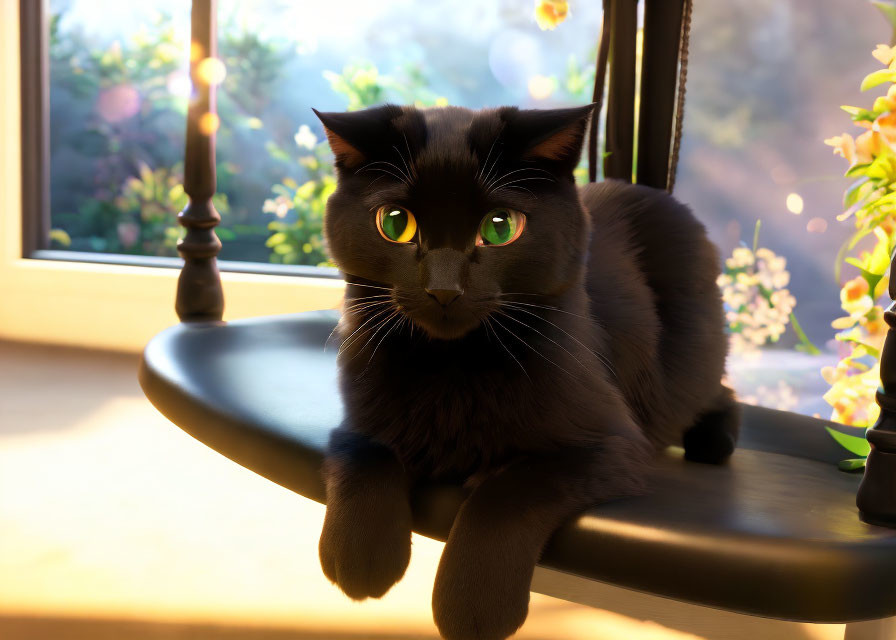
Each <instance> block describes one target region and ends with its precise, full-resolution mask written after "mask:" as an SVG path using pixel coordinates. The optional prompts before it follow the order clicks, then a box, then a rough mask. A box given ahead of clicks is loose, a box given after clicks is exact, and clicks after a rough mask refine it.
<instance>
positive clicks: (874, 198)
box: [822, 44, 896, 468]
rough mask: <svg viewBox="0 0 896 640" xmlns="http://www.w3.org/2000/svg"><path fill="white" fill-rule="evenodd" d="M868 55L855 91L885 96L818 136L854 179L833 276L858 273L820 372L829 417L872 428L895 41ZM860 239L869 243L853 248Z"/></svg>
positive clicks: (895, 175) (855, 442)
mask: <svg viewBox="0 0 896 640" xmlns="http://www.w3.org/2000/svg"><path fill="white" fill-rule="evenodd" d="M872 55H873V56H874V57H875V58H876V59H877V60H878V61H879V62H880V63H881V64H883V65H884V66H885V68H884V69H879V70H877V71H874V72H872V73H870V74H868V75H867V76H866V77H865V79H864V80H862V85H861V89H862V91H868V90H870V89H874V88H877V87H881V86H884V85H888V87H887V91H886V94H885V95H881V96H878V97H877V98H876V99H875V101H874V103H873V105H872V107H871V109H863V108H861V107H852V106H844V107H842V109H843V110H844V111H845V112H846V113H848V114H849V115H850V117H851V118H852V121H853V122H854V123H855V125H856V126H858V127H859V128H861V129H863V130H864V131H863V132H862V133H861V134H859V135H858V136H856V137H855V138H854V137H853V136H852V135H850V134H849V133H844V134H843V135H840V136H835V137H832V138H828V139H827V140H825V144H828V145H830V146H832V147H833V148H834V153H835V154H836V155H840V156H842V157H843V158H844V159H845V160H846V161H847V162H849V168H848V169H847V171H846V176H847V177H850V178H856V180H855V181H854V182H853V183H852V184H851V185H850V186H849V188H847V190H846V192H845V194H844V197H843V207H844V212H843V213H842V214H840V215H839V216H837V219H838V220H841V221H843V220H849V219H852V220H853V223H854V225H855V231H854V232H853V234H852V236H851V237H850V238H849V239H847V241H846V242H845V243H844V244H843V246H842V247H841V249H840V253H839V255H838V258H837V269H836V275H837V279H838V281H840V280H841V278H840V269H841V266H842V264H844V263H845V264H848V265H851V266H853V267H855V268H856V269H858V271H859V275H858V276H856V277H854V278H852V279H850V280H848V281H846V282H845V283H844V284H843V285H842V288H841V290H840V305H841V307H842V309H843V311H844V312H845V313H846V315H845V316H843V317H840V318H837V319H836V320H834V322H833V323H832V326H833V327H834V328H835V329H837V330H838V333H837V336H836V338H837V340H838V341H839V343H840V345H841V358H840V361H839V362H838V363H837V365H836V366H834V367H825V369H823V370H822V375H823V376H824V378H825V380H826V381H827V382H828V384H830V385H831V389H830V391H828V392H827V393H826V394H825V400H826V401H827V402H828V403H829V404H830V405H831V406H832V407H833V412H832V415H831V419H832V420H836V421H838V422H841V423H843V424H845V425H849V426H853V427H857V428H861V429H867V428H869V427H870V426H872V425H873V424H874V421H875V420H876V419H877V416H878V414H879V411H880V410H879V408H878V406H877V404H876V403H875V400H874V394H875V392H876V390H877V387H878V385H879V384H880V368H879V362H878V360H879V357H880V351H881V349H882V347H883V341H884V337H885V336H886V331H887V327H886V324H885V323H884V321H883V307H882V306H881V305H880V304H879V303H878V300H879V299H880V298H881V297H882V296H883V295H884V293H886V291H887V287H888V285H889V276H888V275H887V271H888V268H889V266H890V256H891V255H892V252H893V248H894V232H896V47H891V46H888V45H884V44H881V45H878V46H877V48H876V49H875V50H874V51H873V52H872ZM866 238H868V239H870V240H872V241H873V244H872V245H871V246H870V247H868V248H863V249H857V247H858V245H859V243H860V242H861V241H862V240H864V239H866ZM850 252H852V255H850ZM829 431H831V435H833V436H834V437H835V438H836V439H837V441H838V442H840V444H842V445H843V446H844V447H845V448H846V449H848V450H849V451H851V452H852V453H854V454H856V455H859V456H862V457H864V456H867V455H868V451H869V448H868V443H867V442H866V441H865V438H864V433H863V434H862V435H855V436H853V435H849V434H844V433H838V432H834V431H833V430H830V429H829ZM863 464H864V460H863V459H862V458H858V459H854V460H849V461H844V463H843V464H841V466H843V467H848V468H858V467H861V466H862V465H863Z"/></svg>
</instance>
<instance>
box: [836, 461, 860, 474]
mask: <svg viewBox="0 0 896 640" xmlns="http://www.w3.org/2000/svg"><path fill="white" fill-rule="evenodd" d="M837 468H838V469H840V471H847V472H851V471H860V470H862V469H864V468H865V458H848V459H846V460H841V461H840V462H838V463H837Z"/></svg>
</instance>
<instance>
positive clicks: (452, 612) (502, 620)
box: [432, 544, 533, 640]
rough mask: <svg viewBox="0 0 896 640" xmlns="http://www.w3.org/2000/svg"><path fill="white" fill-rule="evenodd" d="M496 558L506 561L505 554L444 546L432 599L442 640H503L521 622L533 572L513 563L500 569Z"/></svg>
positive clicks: (521, 563) (526, 613)
mask: <svg viewBox="0 0 896 640" xmlns="http://www.w3.org/2000/svg"><path fill="white" fill-rule="evenodd" d="M500 557H503V558H505V559H507V558H508V557H509V556H508V552H507V550H506V549H505V550H504V553H500V554H497V555H495V554H489V553H488V552H484V551H483V550H482V549H480V550H478V552H477V551H473V552H471V550H469V549H468V550H460V549H453V548H451V545H450V544H449V545H446V547H445V552H444V553H443V555H442V560H441V562H440V563H439V570H438V573H437V574H436V581H435V588H434V590H433V596H432V613H433V619H434V620H435V623H436V627H438V629H439V633H440V634H441V635H442V637H443V638H445V640H504V638H507V637H509V636H511V635H513V634H514V633H516V631H517V630H518V629H519V628H520V627H521V626H522V625H523V623H524V622H525V621H526V616H527V615H528V614H529V588H530V586H531V584H532V571H533V567H527V566H526V563H525V562H520V561H514V559H511V562H510V564H508V566H502V562H500V561H499V560H498V558H500ZM511 557H512V556H511Z"/></svg>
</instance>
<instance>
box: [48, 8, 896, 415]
mask: <svg viewBox="0 0 896 640" xmlns="http://www.w3.org/2000/svg"><path fill="white" fill-rule="evenodd" d="M219 4H220V12H219V55H220V59H221V62H222V63H223V65H220V66H217V67H215V68H214V69H212V70H211V71H212V72H214V73H215V74H217V75H218V79H219V80H220V81H221V84H220V87H219V101H218V112H219V115H220V120H219V122H218V123H217V126H218V129H217V140H218V151H217V154H218V192H219V195H218V196H217V200H216V204H217V206H218V209H219V211H220V212H221V214H222V224H221V225H220V226H219V227H218V235H219V236H220V237H221V239H222V241H223V244H224V248H223V250H222V252H221V255H220V257H221V258H223V259H227V260H240V261H249V262H274V263H282V264H299V265H310V266H320V265H326V264H327V256H326V253H325V249H324V247H323V244H322V238H321V226H322V217H323V212H324V205H325V202H326V199H327V197H328V196H329V194H330V193H331V192H332V190H333V189H334V178H333V170H332V165H331V160H332V156H331V155H330V153H329V150H328V148H327V146H326V142H325V139H324V136H323V133H322V130H321V127H320V125H319V123H318V121H317V119H316V118H315V117H314V114H313V113H312V111H311V107H315V108H317V109H319V110H323V111H327V110H344V109H359V108H363V107H366V106H370V105H374V104H380V103H382V102H385V101H389V102H396V103H402V104H409V103H415V104H418V105H424V106H429V105H440V104H456V105H463V106H468V107H472V108H480V107H483V106H497V105H502V104H516V105H520V106H522V107H555V106H566V105H572V104H581V103H585V102H588V101H590V97H591V90H592V87H591V85H592V82H593V78H594V57H595V50H596V45H597V40H598V35H599V32H600V23H601V12H600V3H599V2H585V1H579V2H571V3H569V15H568V16H567V17H566V19H565V20H564V21H562V22H561V23H559V24H557V25H556V28H554V29H542V28H540V26H539V24H537V22H536V20H535V12H534V11H533V4H532V3H531V2H530V1H523V0H494V1H492V2H485V3H471V2H468V1H461V0H446V1H444V2H438V3H427V4H425V5H424V4H421V3H415V2H412V1H411V0H388V1H384V2H377V3H370V2H366V1H364V0H340V1H338V2H333V3H311V2H293V1H287V0H243V1H240V2H237V1H236V0H221V2H220V3H219ZM536 4H537V3H536ZM562 4H565V3H562ZM695 4H696V7H695V9H694V22H693V27H692V32H691V51H690V68H689V73H688V85H687V106H686V111H685V125H684V137H683V141H682V147H681V161H680V164H679V168H678V180H677V185H676V195H677V196H678V197H679V198H680V199H681V200H683V201H684V202H686V203H688V204H690V205H691V206H692V207H693V209H694V210H695V212H696V214H697V216H698V217H699V218H700V219H701V220H702V221H703V222H704V224H705V225H706V226H707V228H708V229H709V232H710V235H711V237H712V239H713V240H714V241H715V242H716V243H717V244H718V246H719V248H720V250H721V253H722V257H723V258H726V259H727V260H728V262H727V263H726V275H725V276H724V278H725V279H723V281H722V282H721V283H720V284H722V285H723V290H726V303H727V304H728V310H729V323H730V328H731V332H732V346H733V355H732V359H731V366H730V367H729V368H730V375H731V378H732V383H733V384H734V385H735V386H736V388H737V389H738V391H739V393H740V395H741V398H742V399H744V400H746V401H748V402H756V403H759V404H765V405H768V406H773V407H779V408H783V409H788V410H796V411H801V412H805V413H809V414H814V413H818V414H821V415H823V416H824V417H829V416H831V415H832V411H833V415H834V417H836V418H839V419H840V420H841V421H843V422H844V423H846V424H852V425H854V426H866V425H867V423H868V421H869V419H871V418H873V416H871V417H869V415H868V412H867V408H868V403H869V402H871V401H872V400H871V399H872V397H873V389H872V388H870V387H869V388H866V387H868V384H867V381H868V379H867V377H866V379H865V381H864V382H863V383H862V384H864V385H865V386H864V387H862V388H861V389H858V388H856V389H847V390H841V391H842V393H841V392H837V393H835V394H834V395H831V394H830V393H829V392H831V391H832V390H833V389H834V387H835V386H836V380H835V376H834V374H833V373H832V371H834V367H835V365H836V363H837V362H838V361H842V360H843V359H844V358H846V357H847V356H849V355H850V354H852V353H853V349H854V343H850V342H849V340H845V339H843V337H842V335H841V336H840V338H841V339H839V340H838V339H837V336H836V334H837V327H832V324H831V323H832V322H834V321H836V319H837V318H841V317H842V316H843V315H844V309H845V308H846V307H844V306H842V305H844V304H845V302H844V299H843V297H842V291H843V290H845V289H844V286H845V285H846V284H847V283H849V282H851V281H853V280H855V279H856V278H860V277H861V276H862V273H863V272H862V271H861V270H860V268H859V267H858V266H856V265H846V266H845V267H844V268H840V266H838V265H841V263H842V262H843V254H838V252H839V251H840V250H841V248H842V247H843V246H844V243H845V242H846V241H847V240H848V239H849V238H850V237H851V236H853V234H855V233H856V225H855V223H854V221H853V220H850V219H839V220H838V216H839V215H840V214H842V213H843V211H844V206H843V193H844V190H845V189H846V188H847V186H848V185H849V184H850V180H849V179H848V178H845V177H844V176H843V173H844V170H845V167H844V165H843V160H842V159H841V158H837V157H835V156H834V155H833V154H832V153H831V148H830V146H825V145H824V143H823V141H824V140H825V139H829V138H830V137H831V136H835V135H837V134H839V133H840V132H842V131H845V130H847V129H848V128H849V127H850V126H851V123H850V117H849V115H847V114H845V113H844V112H843V111H841V110H840V105H853V104H858V105H862V106H866V107H867V106H870V104H869V103H870V101H871V100H873V96H872V97H871V98H869V97H868V96H867V95H863V94H862V93H861V92H860V90H859V85H860V82H861V79H862V78H863V77H864V76H865V75H866V74H868V73H870V72H873V71H875V70H876V69H879V68H880V64H881V62H880V61H879V60H875V58H874V57H872V56H871V55H870V52H871V50H872V49H874V47H875V45H876V44H878V43H881V42H889V41H890V39H891V36H892V34H893V27H892V24H891V22H890V21H888V20H887V19H886V17H885V15H884V14H882V12H881V11H879V10H878V9H879V7H875V6H873V3H868V2H855V1H848V2H847V1H845V0H784V1H781V0H726V2H721V3H717V2H697V3H695ZM878 4H882V3H878ZM883 4H887V3H883ZM49 7H50V15H51V18H50V24H49V29H50V34H51V38H50V102H51V115H50V131H51V140H50V142H51V174H50V175H51V214H52V215H51V218H52V231H51V233H50V238H49V243H50V245H49V246H48V247H47V248H53V249H63V250H71V251H80V252H98V253H107V254H134V255H147V256H176V255H177V254H176V250H175V245H176V241H177V238H178V235H179V229H178V227H177V226H176V223H175V217H174V216H175V214H176V212H177V211H179V210H180V209H181V208H182V206H183V205H184V203H185V195H184V193H183V187H182V184H181V180H182V162H181V158H182V152H183V140H184V121H185V113H186V106H187V100H188V97H189V94H190V90H191V87H190V81H189V77H188V72H187V61H188V57H189V38H188V33H189V3H185V2H180V1H178V0H152V1H150V2H145V3H141V4H139V5H133V4H131V3H122V2H113V1H111V0H89V1H88V0H50V2H49ZM882 113H883V112H882ZM580 178H581V179H584V175H581V176H580ZM841 217H842V216H841ZM757 221H761V224H759V225H757ZM890 237H892V234H891V236H890ZM862 242H865V243H867V244H868V246H867V248H868V250H869V251H870V250H871V249H872V248H873V247H874V238H873V236H872V237H870V238H865V239H864V240H860V241H859V242H858V244H857V245H856V247H855V248H856V251H860V250H861V249H862V247H863V246H865V245H862V244H861V243H862ZM857 255H858V254H857ZM683 258H686V256H683ZM856 260H857V261H860V258H856ZM739 274H741V275H739ZM879 281H880V278H878V279H873V283H879ZM726 287H727V289H726ZM854 288H855V287H854ZM872 288H873V286H872ZM874 293H875V292H874V291H871V292H870V293H869V292H867V291H866V292H861V295H863V296H864V295H866V294H867V295H868V296H870V297H873V294H874ZM865 311H866V312H867V309H866V310H865ZM866 315H867V314H866ZM869 317H870V316H869ZM797 319H798V320H797ZM858 321H859V317H858V316H856V322H858ZM863 326H864V325H863ZM868 353H870V352H868ZM866 355H867V354H866ZM872 355H873V354H872ZM849 365H850V367H853V368H852V369H849V370H848V371H845V372H844V373H843V374H842V376H847V374H849V373H850V372H853V373H855V372H859V368H861V367H865V369H862V370H861V371H867V370H868V366H866V365H863V364H862V363H861V362H859V360H858V359H856V360H854V361H850V362H849ZM825 367H828V369H826V371H827V374H826V375H822V373H821V371H822V369H823V368H825ZM857 367H858V368H857ZM853 386H854V387H855V385H853ZM838 393H839V394H840V395H838ZM849 393H852V394H853V396H851V397H852V399H851V400H850V402H852V404H853V405H854V407H853V408H854V409H855V408H856V407H858V409H861V410H862V411H864V413H861V411H859V413H856V412H855V411H853V412H852V413H848V412H846V411H840V412H839V414H838V410H837V407H836V405H835V403H836V402H838V401H839V400H841V399H842V398H841V397H840V396H841V395H843V394H846V395H849ZM825 394H827V397H825ZM856 394H857V395H856ZM844 397H845V396H844ZM863 403H864V404H863ZM832 407H833V409H832ZM841 409H842V407H841ZM860 414H861V415H860Z"/></svg>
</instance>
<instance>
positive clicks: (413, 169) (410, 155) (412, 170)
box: [401, 132, 417, 178]
mask: <svg viewBox="0 0 896 640" xmlns="http://www.w3.org/2000/svg"><path fill="white" fill-rule="evenodd" d="M401 136H402V137H403V138H404V146H405V149H407V150H408V164H409V165H410V173H411V175H412V176H413V177H414V178H416V177H417V168H416V166H415V165H414V154H413V153H411V145H409V144H408V136H407V134H406V133H404V132H402V133H401Z"/></svg>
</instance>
